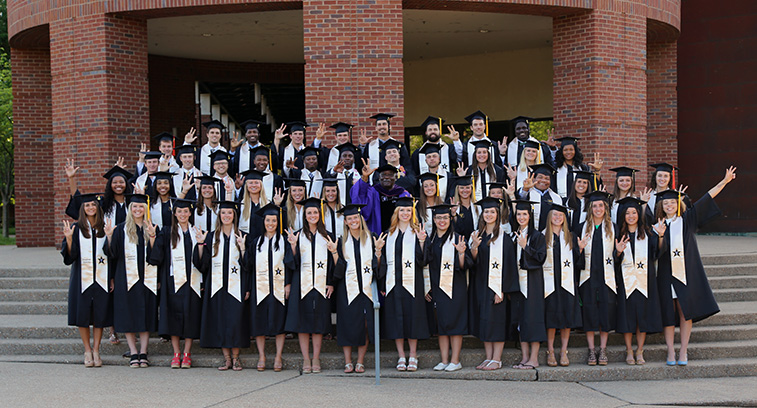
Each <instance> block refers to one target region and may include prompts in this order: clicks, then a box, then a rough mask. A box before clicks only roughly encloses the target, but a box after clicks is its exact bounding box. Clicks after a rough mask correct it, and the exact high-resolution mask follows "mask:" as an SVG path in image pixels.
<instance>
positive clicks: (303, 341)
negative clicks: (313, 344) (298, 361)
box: [297, 333, 310, 367]
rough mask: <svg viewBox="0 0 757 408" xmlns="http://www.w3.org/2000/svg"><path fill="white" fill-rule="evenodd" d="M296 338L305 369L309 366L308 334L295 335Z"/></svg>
mask: <svg viewBox="0 0 757 408" xmlns="http://www.w3.org/2000/svg"><path fill="white" fill-rule="evenodd" d="M297 338H298V339H299V340H300V352H302V359H303V360H305V363H308V364H305V366H306V367H309V366H310V364H309V363H310V333H297Z"/></svg>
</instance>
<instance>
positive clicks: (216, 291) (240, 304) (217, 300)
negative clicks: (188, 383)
mask: <svg viewBox="0 0 757 408" xmlns="http://www.w3.org/2000/svg"><path fill="white" fill-rule="evenodd" d="M238 209H239V204H237V203H235V202H233V201H220V202H218V222H217V224H216V227H215V230H213V231H210V232H208V231H204V232H203V231H198V232H197V245H196V246H195V251H194V255H193V259H192V261H193V262H194V265H195V267H196V268H197V269H199V270H200V272H202V276H203V282H204V284H205V286H204V288H203V297H202V326H201V331H200V346H202V347H210V348H221V350H222V351H223V357H224V360H225V362H224V365H222V366H220V367H218V369H219V370H220V371H226V370H228V369H233V370H234V371H240V370H242V363H241V361H240V360H239V349H240V348H247V347H250V331H249V316H248V315H247V312H248V310H247V301H248V300H249V298H250V292H249V283H248V279H249V272H248V270H247V268H246V267H245V264H244V262H243V258H244V254H245V249H246V242H245V239H246V234H245V233H244V232H241V231H239V229H237V212H238Z"/></svg>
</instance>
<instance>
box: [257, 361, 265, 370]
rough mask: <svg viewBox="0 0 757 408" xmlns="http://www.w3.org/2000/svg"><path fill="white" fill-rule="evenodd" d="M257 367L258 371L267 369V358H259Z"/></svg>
mask: <svg viewBox="0 0 757 408" xmlns="http://www.w3.org/2000/svg"><path fill="white" fill-rule="evenodd" d="M257 369H258V371H265V360H263V361H260V360H258V365H257Z"/></svg>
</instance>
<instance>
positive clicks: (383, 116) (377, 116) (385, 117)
mask: <svg viewBox="0 0 757 408" xmlns="http://www.w3.org/2000/svg"><path fill="white" fill-rule="evenodd" d="M394 116H395V115H392V114H391V113H377V114H375V115H373V116H371V119H375V120H376V121H377V122H378V121H379V120H386V121H389V119H390V118H393V117H394Z"/></svg>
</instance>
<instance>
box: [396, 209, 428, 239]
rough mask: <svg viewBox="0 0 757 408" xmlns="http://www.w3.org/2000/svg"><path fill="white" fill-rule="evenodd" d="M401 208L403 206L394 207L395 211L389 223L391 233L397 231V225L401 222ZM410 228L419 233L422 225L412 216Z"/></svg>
mask: <svg viewBox="0 0 757 408" xmlns="http://www.w3.org/2000/svg"><path fill="white" fill-rule="evenodd" d="M400 208H402V207H395V208H394V213H392V220H391V222H390V223H389V233H390V234H391V233H393V232H394V231H396V230H397V227H398V226H399V224H400V217H399V213H400ZM410 228H412V229H413V231H414V232H415V233H416V234H417V233H418V232H419V231H420V230H421V225H420V224H418V223H417V222H413V219H412V218H410Z"/></svg>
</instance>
